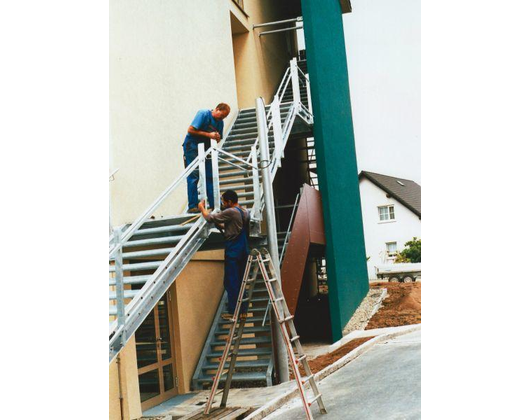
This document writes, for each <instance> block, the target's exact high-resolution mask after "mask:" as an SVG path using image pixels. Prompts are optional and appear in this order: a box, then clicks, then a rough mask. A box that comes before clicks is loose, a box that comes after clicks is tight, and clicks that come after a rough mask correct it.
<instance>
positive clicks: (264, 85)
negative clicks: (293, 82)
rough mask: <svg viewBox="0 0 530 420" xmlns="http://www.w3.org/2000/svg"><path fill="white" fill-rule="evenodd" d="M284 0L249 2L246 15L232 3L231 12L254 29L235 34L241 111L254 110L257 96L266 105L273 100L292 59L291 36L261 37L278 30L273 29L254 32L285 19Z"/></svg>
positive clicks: (249, 0)
mask: <svg viewBox="0 0 530 420" xmlns="http://www.w3.org/2000/svg"><path fill="white" fill-rule="evenodd" d="M282 3H283V2H282V1H281V0H269V1H266V2H263V1H261V0H245V12H246V14H247V15H248V16H245V14H243V13H242V12H241V11H240V10H239V8H238V7H237V6H236V5H235V4H234V3H233V2H231V6H230V7H231V13H232V14H233V15H234V17H235V18H237V19H238V20H239V21H241V22H242V24H243V26H245V27H246V28H250V29H249V31H248V32H244V31H243V29H242V28H241V29H240V30H239V31H238V32H241V33H237V34H235V35H234V42H233V43H234V58H235V67H236V80H237V90H238V102H239V106H240V108H254V106H255V100H256V98H257V97H259V96H262V97H263V98H264V99H265V101H266V103H269V102H270V101H271V100H272V97H273V95H274V93H275V91H276V89H277V87H278V84H279V82H280V80H281V77H282V76H283V73H284V72H285V69H286V66H287V63H288V61H289V60H290V59H291V57H290V56H289V54H288V52H287V49H288V48H287V42H286V38H287V37H290V36H291V35H290V34H287V33H278V34H271V35H266V36H262V37H260V36H259V33H260V32H261V31H264V30H271V29H277V27H269V28H264V29H256V30H252V25H254V24H258V23H264V22H274V21H278V20H282V19H285V16H284V14H283V8H282V6H283V4H282Z"/></svg>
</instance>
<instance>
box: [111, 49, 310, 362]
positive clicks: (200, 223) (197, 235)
mask: <svg viewBox="0 0 530 420" xmlns="http://www.w3.org/2000/svg"><path fill="white" fill-rule="evenodd" d="M300 72H301V70H300V69H299V67H298V66H297V63H296V58H293V59H292V60H291V62H290V65H289V68H288V69H287V71H286V72H285V74H284V76H283V78H282V81H281V83H280V87H279V88H278V91H277V94H276V95H275V96H274V100H273V101H272V104H271V106H270V108H269V111H268V113H267V115H266V126H267V136H269V135H270V133H271V130H272V135H273V138H274V154H273V155H272V156H266V157H263V156H260V160H258V138H256V141H255V142H254V144H253V145H252V147H251V152H250V154H249V156H248V158H247V159H246V160H244V159H241V158H239V157H237V156H235V155H233V154H231V153H229V152H227V151H226V150H223V149H221V148H219V147H217V145H216V144H212V147H211V148H209V149H208V150H207V151H205V150H204V145H203V144H200V145H199V155H198V156H197V158H195V159H194V160H193V162H191V163H190V164H189V165H188V166H187V167H186V169H185V170H184V171H183V172H182V173H181V174H180V175H179V176H178V177H177V178H176V179H175V180H174V181H173V182H172V183H171V185H169V187H168V188H166V190H165V191H164V192H163V193H162V194H161V195H160V196H159V197H158V198H157V199H156V200H155V201H154V202H153V203H152V204H151V205H150V206H149V207H148V208H147V210H145V211H144V212H143V213H142V215H141V216H140V217H138V218H137V219H136V220H135V221H134V222H133V223H132V224H131V225H130V226H129V227H128V228H127V229H126V230H125V231H124V232H122V231H121V230H118V229H115V230H114V234H113V235H111V237H110V240H109V260H114V270H113V271H114V273H115V287H116V293H115V299H112V300H115V301H116V302H117V305H116V306H117V319H116V320H115V321H113V322H112V323H111V325H110V330H109V356H110V360H112V359H113V358H114V356H116V355H117V354H118V352H119V351H120V350H121V349H122V348H123V346H124V345H125V344H126V342H127V341H128V340H129V339H130V337H131V336H132V335H133V334H134V332H135V331H136V329H137V328H138V327H139V326H140V325H141V323H142V322H143V321H144V320H145V318H146V317H147V315H149V313H150V312H151V310H152V309H153V308H154V306H155V305H156V302H158V301H159V300H160V299H161V298H162V296H163V294H164V293H165V292H166V291H167V289H168V288H169V286H170V285H171V283H172V282H173V280H174V279H175V278H176V277H177V276H178V274H180V272H181V271H182V269H183V268H184V266H185V264H186V263H187V261H189V259H190V258H191V257H192V256H193V254H194V253H195V252H196V251H197V250H198V249H199V248H200V246H201V245H202V244H203V243H204V241H205V240H206V238H207V237H208V235H209V229H211V228H212V227H211V226H210V225H209V224H208V223H207V222H206V221H205V220H204V219H203V218H202V217H201V218H199V219H198V220H197V221H196V222H194V223H193V224H192V226H191V227H190V229H189V230H188V232H187V233H186V234H185V235H184V236H183V237H182V238H181V239H180V241H179V242H178V244H177V245H176V246H175V248H174V249H173V250H172V252H171V253H170V254H169V255H168V256H167V257H166V259H165V260H164V262H163V263H162V264H161V265H160V266H159V267H158V269H157V270H156V271H155V273H154V274H152V275H151V276H150V277H149V279H148V281H147V282H146V283H145V284H144V286H143V287H142V289H141V290H140V291H139V292H138V293H137V294H135V295H134V297H133V299H132V300H131V302H129V303H128V304H127V305H125V303H124V301H125V299H126V297H125V293H124V287H123V263H122V260H123V258H122V253H123V251H122V250H123V248H124V245H125V244H126V243H127V241H128V240H129V239H131V238H132V237H133V236H134V235H135V233H137V232H138V230H139V229H140V227H141V226H142V225H143V224H144V223H145V222H146V221H147V220H148V219H149V218H150V217H151V215H152V214H153V213H154V212H155V211H156V210H157V209H158V208H159V207H160V206H161V205H162V203H163V202H165V200H166V199H167V198H168V197H169V196H170V195H171V193H172V192H174V191H175V190H176V188H177V187H178V186H179V185H181V184H182V183H183V182H184V181H185V180H186V179H187V177H188V176H189V175H191V173H192V172H193V171H196V170H198V171H199V186H198V189H199V198H200V199H205V198H206V197H207V193H206V159H207V158H208V157H209V156H210V157H211V160H212V177H213V189H214V200H213V201H214V203H213V211H214V212H217V211H219V210H220V185H219V161H222V162H224V163H227V164H229V165H231V166H234V167H237V168H239V169H244V168H245V167H246V168H249V169H250V170H251V171H252V178H253V182H252V188H253V196H254V204H253V207H252V210H251V218H252V220H253V221H257V222H259V221H261V218H262V212H263V207H264V202H263V192H262V188H261V185H260V180H259V165H258V163H260V164H266V165H270V168H271V169H270V170H271V179H274V176H275V174H276V171H277V170H278V168H279V167H280V166H281V159H282V157H283V153H284V149H285V145H286V143H287V140H288V138H289V134H290V132H291V129H292V126H293V124H294V120H295V118H296V116H297V115H299V116H300V117H301V118H302V119H304V121H306V122H308V123H309V124H312V122H313V117H312V115H311V113H310V112H309V110H308V109H307V108H306V107H305V106H304V105H303V103H302V101H301V95H300V83H301V82H300V81H301V80H302V83H305V84H306V89H307V91H308V92H309V79H308V78H306V76H305V75H304V74H303V72H301V73H302V75H303V78H300V77H299V76H300ZM289 87H291V88H292V91H293V102H292V103H291V105H290V107H289V110H288V113H287V116H286V118H285V120H284V122H283V124H282V119H281V112H280V105H281V103H282V100H283V98H284V96H285V93H286V91H287V89H288V88H289ZM259 118H261V117H260V116H259V115H258V119H259ZM258 122H259V121H258ZM225 138H226V137H225ZM212 143H213V142H212ZM223 143H224V142H222V143H221V144H220V146H222V145H223ZM223 156H224V157H223ZM225 157H228V158H230V159H231V161H230V160H228V159H225ZM236 162H237V163H236ZM211 207H212V206H211Z"/></svg>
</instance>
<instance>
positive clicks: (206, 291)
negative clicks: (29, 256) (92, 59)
mask: <svg viewBox="0 0 530 420" xmlns="http://www.w3.org/2000/svg"><path fill="white" fill-rule="evenodd" d="M349 11H351V7H350V5H349V2H348V1H339V0H327V1H325V2H322V1H317V0H302V1H301V2H300V1H289V2H285V1H281V0H271V1H267V2H262V1H259V0H244V1H241V0H240V1H235V0H199V1H188V0H178V1H169V0H155V1H145V0H132V1H124V0H112V1H111V2H110V125H111V132H110V169H111V172H114V171H116V170H118V172H116V174H115V176H114V177H113V181H112V182H111V183H110V202H111V224H112V225H113V226H115V227H116V226H125V227H127V226H128V225H129V224H131V223H132V222H133V221H134V220H135V219H136V218H137V217H138V216H139V215H140V214H141V213H142V212H144V211H145V209H146V208H148V207H149V205H150V204H151V203H152V202H153V201H154V200H155V199H156V198H157V197H158V196H159V195H160V194H161V193H162V192H163V191H164V189H165V188H166V187H167V186H168V185H170V184H171V183H172V182H173V180H174V179H175V178H176V177H177V176H178V175H179V174H181V173H182V172H183V171H184V164H183V152H182V142H183V140H184V136H185V133H186V131H187V128H188V126H189V125H190V122H191V120H192V119H193V117H194V115H195V113H196V112H197V110H199V109H204V108H210V109H212V108H214V107H215V105H216V104H217V103H219V102H226V103H228V104H229V105H230V106H231V109H232V112H231V113H230V115H229V116H228V117H227V119H226V120H225V133H226V132H228V131H230V128H231V126H232V124H234V123H235V121H236V120H237V118H239V117H241V115H243V113H244V112H247V113H248V112H249V111H248V109H249V108H254V106H255V100H256V98H257V97H262V98H263V99H264V101H265V103H266V104H269V103H271V101H272V99H273V95H274V93H275V92H276V91H277V89H278V86H279V85H280V83H281V82H282V77H283V76H284V74H285V71H286V69H287V68H288V67H289V65H290V64H289V63H290V61H291V60H292V59H293V57H295V58H297V59H298V60H299V63H300V66H302V65H304V66H306V68H305V70H304V72H305V73H306V74H307V73H308V74H309V79H310V81H311V87H310V92H306V96H305V97H304V98H305V99H304V100H306V101H309V103H310V105H308V106H309V107H310V108H312V112H313V115H314V125H312V127H311V131H310V132H308V131H307V130H306V131H305V132H304V130H303V129H302V130H298V131H296V124H295V125H294V129H293V133H295V134H291V137H292V138H291V137H290V139H289V144H290V145H289V146H288V147H289V148H288V149H286V151H285V158H284V164H283V165H282V168H281V169H280V170H279V171H278V175H277V177H276V180H275V181H274V190H275V197H276V205H277V208H278V220H279V222H278V223H279V224H280V223H281V222H280V220H288V218H289V216H290V213H289V214H286V215H284V216H282V215H281V214H280V213H281V209H282V208H286V207H289V204H290V203H292V202H293V201H294V198H295V196H296V193H297V191H298V190H299V189H300V188H301V186H302V185H303V184H304V183H309V182H310V179H311V176H310V175H309V174H310V172H311V168H309V165H310V163H309V161H310V160H311V161H312V162H314V163H316V172H317V173H318V185H319V186H318V188H319V190H320V193H321V195H322V204H321V205H322V210H323V219H324V226H325V239H326V246H325V249H324V248H318V252H320V254H319V255H317V257H318V258H323V259H325V261H326V264H325V265H326V272H327V282H328V287H329V295H328V297H327V298H326V302H327V303H326V305H327V306H325V309H324V310H325V311H326V313H328V317H329V321H328V325H327V326H326V329H327V332H326V334H327V336H328V337H329V339H330V340H333V341H334V340H336V339H338V338H340V337H341V336H342V329H343V327H344V326H345V325H346V323H347V322H348V320H349V319H350V317H351V315H352V314H353V312H354V310H355V309H356V308H357V306H358V305H359V303H360V302H361V301H362V299H363V298H364V296H365V294H366V292H367V290H368V281H367V272H366V265H365V264H364V261H365V254H364V249H365V245H364V237H363V226H362V219H361V205H360V198H359V197H360V196H359V188H358V187H359V186H358V183H357V176H356V174H357V168H356V158H355V148H354V141H353V140H354V139H353V125H352V121H351V105H350V95H349V89H348V73H347V67H346V57H345V48H344V36H343V28H342V13H345V12H349ZM293 19H298V20H297V22H302V21H303V28H304V38H305V48H306V50H305V51H299V47H298V44H297V37H296V32H295V30H286V31H278V32H276V33H271V34H263V32H264V31H265V30H266V28H261V27H260V29H257V28H255V27H254V25H260V24H263V23H269V22H278V21H282V20H293ZM296 25H297V26H298V23H296ZM300 26H301V24H300ZM277 28H280V29H284V28H286V27H285V26H273V27H271V28H270V30H272V31H273V30H275V29H277ZM262 34H263V35H262ZM306 57H307V60H306ZM309 138H310V139H311V140H310V141H309V140H308V139H309ZM309 144H312V146H309ZM308 148H313V149H314V151H315V152H316V153H313V154H312V155H311V156H312V159H309V158H308V154H307V150H308ZM315 156H316V157H315ZM303 165H306V166H303ZM312 170H313V172H315V168H313V169H312ZM186 203H187V196H186V191H185V186H184V185H182V186H181V187H179V188H178V189H177V190H176V191H174V192H173V193H172V194H171V196H169V197H168V198H167V200H165V201H164V203H163V204H162V205H161V206H159V207H158V208H157V209H156V210H155V211H153V213H152V215H151V219H152V220H154V221H155V222H157V223H159V226H163V225H164V224H165V223H166V222H165V221H167V223H169V221H170V220H172V219H174V218H175V217H177V216H179V215H181V214H182V213H183V212H184V210H185V207H186ZM290 207H291V208H292V207H293V206H292V205H291V206H290ZM344 220H348V223H347V224H344ZM280 230H281V229H280ZM312 257H314V255H313V256H312ZM145 261H146V264H150V263H153V261H154V260H153V261H151V260H149V262H147V260H145ZM155 262H156V261H155ZM124 263H125V264H126V263H127V261H124ZM307 264H308V266H311V264H314V261H313V262H308V263H307ZM138 274H140V275H139V276H138V277H132V278H133V280H134V278H138V279H139V278H140V277H141V274H142V272H141V271H139V272H138ZM125 275H127V271H125ZM111 277H112V276H111ZM308 277H311V278H312V279H314V281H315V282H316V281H317V280H316V278H317V276H316V275H314V276H312V275H309V276H308ZM129 278H131V277H129ZM222 278H223V251H222V250H221V249H219V246H217V247H216V246H215V244H214V245H212V246H211V247H210V249H206V248H204V247H203V248H201V249H200V250H199V251H198V252H196V253H195V254H194V255H193V257H192V258H191V260H190V261H189V262H188V263H187V265H186V267H185V268H184V269H183V271H182V272H180V274H179V275H178V276H177V277H176V279H174V281H172V283H171V285H170V286H169V287H168V289H167V290H166V292H165V293H164V296H163V297H162V298H161V299H160V300H159V301H158V302H157V303H156V305H155V306H154V308H153V310H152V311H151V312H150V313H149V315H148V316H147V317H146V318H145V320H144V321H143V323H142V325H141V326H139V327H138V329H137V330H136V332H135V334H134V336H133V337H132V338H131V339H129V341H128V342H127V344H126V345H125V347H124V348H123V349H122V350H121V351H120V352H119V354H118V355H117V356H116V357H114V358H113V359H112V361H111V364H110V370H109V384H110V385H109V386H110V389H109V391H110V393H109V411H110V418H111V419H135V418H138V417H140V416H141V415H142V412H144V411H145V410H147V409H149V408H150V407H153V406H154V405H157V404H159V403H161V402H163V401H165V400H167V399H169V398H171V397H173V396H175V395H178V394H185V393H188V392H189V391H190V390H191V387H192V379H193V377H194V372H195V371H196V369H197V364H198V363H199V361H200V359H201V357H202V356H201V355H202V354H203V353H204V351H203V347H204V346H205V343H206V342H207V340H208V339H209V335H211V334H212V323H213V322H214V319H215V316H216V311H217V309H218V305H219V302H220V301H221V299H222V296H223V285H222ZM311 281H312V280H311ZM304 282H306V283H307V282H309V280H306V279H305V278H304ZM111 284H113V283H112V278H111ZM287 286H288V285H287ZM142 287H143V286H142V285H141V284H139V283H138V284H135V283H134V281H132V282H130V284H128V285H127V287H126V292H127V293H129V294H130V296H133V295H134V294H135V293H136V292H139V291H141V288H142ZM111 289H112V292H111V298H110V300H111V302H113V298H114V299H115V296H116V292H115V291H114V289H113V288H112V287H111ZM307 289H308V290H309V289H311V290H316V289H315V288H314V287H312V286H307ZM112 293H114V294H112ZM311 293H312V297H314V294H315V293H318V291H317V292H314V293H313V292H311ZM310 297H311V296H310ZM308 301H309V299H308ZM111 305H112V303H111ZM297 317H298V318H299V321H300V322H303V319H302V318H303V315H300V314H297ZM112 319H114V318H111V320H112Z"/></svg>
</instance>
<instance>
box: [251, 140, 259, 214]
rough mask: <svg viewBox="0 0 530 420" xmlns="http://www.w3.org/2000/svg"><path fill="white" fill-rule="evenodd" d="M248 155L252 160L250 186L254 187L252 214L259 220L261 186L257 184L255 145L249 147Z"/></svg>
mask: <svg viewBox="0 0 530 420" xmlns="http://www.w3.org/2000/svg"><path fill="white" fill-rule="evenodd" d="M250 157H251V162H252V186H253V189H254V214H253V215H252V216H253V218H254V219H255V220H261V188H260V186H259V171H258V151H257V150H256V146H252V148H251V149H250Z"/></svg>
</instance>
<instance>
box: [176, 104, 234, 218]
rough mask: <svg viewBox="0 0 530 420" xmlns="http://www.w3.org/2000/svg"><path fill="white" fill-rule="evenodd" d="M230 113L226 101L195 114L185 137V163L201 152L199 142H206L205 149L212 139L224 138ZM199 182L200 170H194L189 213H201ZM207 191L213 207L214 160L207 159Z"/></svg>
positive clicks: (188, 162) (189, 187) (191, 175)
mask: <svg viewBox="0 0 530 420" xmlns="http://www.w3.org/2000/svg"><path fill="white" fill-rule="evenodd" d="M228 114H230V107H229V106H228V105H227V104H225V103H220V104H219V105H217V106H216V107H215V109H214V110H213V111H212V110H209V109H201V110H200V111H199V112H197V115H195V118H194V119H193V121H192V122H191V125H190V126H189V128H188V134H186V138H185V139H184V144H183V145H182V147H183V148H184V165H185V166H186V167H187V166H188V165H189V164H190V163H191V162H193V160H194V159H195V158H196V157H197V156H198V154H199V144H200V143H204V150H208V149H209V148H210V140H215V141H217V143H219V142H220V141H221V139H222V138H223V128H224V122H223V120H224V119H225V118H226V117H227V116H228ZM198 183H199V170H195V171H193V172H192V173H191V174H190V176H188V213H199V209H198V207H197V206H198V204H199V194H198V191H197V185H198ZM206 193H207V195H208V205H209V207H210V208H213V179H212V161H211V159H207V160H206Z"/></svg>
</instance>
